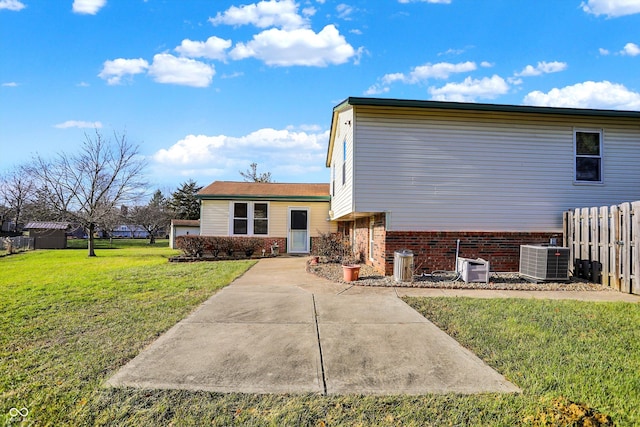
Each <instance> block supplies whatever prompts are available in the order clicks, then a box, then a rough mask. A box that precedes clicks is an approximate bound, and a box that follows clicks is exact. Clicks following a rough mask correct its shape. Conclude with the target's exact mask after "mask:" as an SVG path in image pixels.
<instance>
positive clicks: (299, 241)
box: [287, 208, 309, 253]
mask: <svg viewBox="0 0 640 427" xmlns="http://www.w3.org/2000/svg"><path fill="white" fill-rule="evenodd" d="M287 242H288V243H287V246H288V248H287V252H289V253H309V210H308V209H307V208H289V238H288V239H287Z"/></svg>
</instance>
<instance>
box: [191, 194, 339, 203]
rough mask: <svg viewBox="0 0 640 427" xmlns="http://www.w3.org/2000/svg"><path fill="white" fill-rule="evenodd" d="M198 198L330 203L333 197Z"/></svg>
mask: <svg viewBox="0 0 640 427" xmlns="http://www.w3.org/2000/svg"><path fill="white" fill-rule="evenodd" d="M196 198H198V199H201V200H265V201H270V200H272V201H278V202H280V201H286V202H329V201H331V196H329V195H327V196H259V195H245V194H226V195H225V194H216V195H207V194H200V195H196Z"/></svg>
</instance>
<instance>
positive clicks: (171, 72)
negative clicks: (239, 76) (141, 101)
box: [149, 53, 215, 87]
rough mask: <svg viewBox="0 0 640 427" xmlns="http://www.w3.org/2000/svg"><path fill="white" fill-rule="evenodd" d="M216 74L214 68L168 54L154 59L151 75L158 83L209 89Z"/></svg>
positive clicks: (150, 69)
mask: <svg viewBox="0 0 640 427" xmlns="http://www.w3.org/2000/svg"><path fill="white" fill-rule="evenodd" d="M214 74H215V70H214V68H213V67H212V66H210V65H208V64H205V63H203V62H200V61H196V60H194V59H189V58H177V57H175V56H173V55H171V54H168V53H159V54H156V55H155V56H154V57H153V63H152V64H151V66H150V67H149V75H150V76H152V77H153V79H154V80H155V81H156V82H158V83H169V84H177V85H184V86H193V87H207V86H209V85H210V84H211V79H212V78H213V76H214Z"/></svg>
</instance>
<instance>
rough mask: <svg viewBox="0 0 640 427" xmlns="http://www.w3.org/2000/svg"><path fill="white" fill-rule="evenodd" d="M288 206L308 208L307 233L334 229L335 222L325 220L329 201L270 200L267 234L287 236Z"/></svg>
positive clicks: (315, 233)
mask: <svg viewBox="0 0 640 427" xmlns="http://www.w3.org/2000/svg"><path fill="white" fill-rule="evenodd" d="M289 208H309V235H310V236H311V237H315V236H317V235H318V233H319V232H322V233H326V232H329V231H335V227H336V226H335V224H332V223H330V222H329V221H327V218H328V217H329V202H271V203H270V209H269V235H270V236H274V237H283V236H287V233H288V218H289Z"/></svg>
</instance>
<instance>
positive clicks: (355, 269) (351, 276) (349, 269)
mask: <svg viewBox="0 0 640 427" xmlns="http://www.w3.org/2000/svg"><path fill="white" fill-rule="evenodd" d="M342 273H343V278H344V281H345V282H353V281H355V280H358V275H359V274H360V266H359V265H343V266H342Z"/></svg>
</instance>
